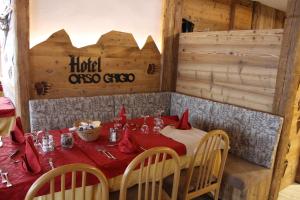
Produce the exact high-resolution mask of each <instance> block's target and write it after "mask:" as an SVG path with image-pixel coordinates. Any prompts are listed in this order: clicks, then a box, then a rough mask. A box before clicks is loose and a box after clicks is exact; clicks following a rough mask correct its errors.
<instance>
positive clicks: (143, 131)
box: [141, 115, 149, 134]
mask: <svg viewBox="0 0 300 200" xmlns="http://www.w3.org/2000/svg"><path fill="white" fill-rule="evenodd" d="M142 117H143V118H144V123H143V125H142V126H141V131H142V133H144V134H148V133H149V126H148V125H147V123H146V120H147V118H148V117H149V115H143V116H142Z"/></svg>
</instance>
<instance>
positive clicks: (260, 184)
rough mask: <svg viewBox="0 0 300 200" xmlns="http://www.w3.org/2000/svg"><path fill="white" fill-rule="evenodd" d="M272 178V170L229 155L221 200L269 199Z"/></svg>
mask: <svg viewBox="0 0 300 200" xmlns="http://www.w3.org/2000/svg"><path fill="white" fill-rule="evenodd" d="M271 178H272V169H268V168H264V167H261V166H259V165H256V164H253V163H251V162H248V161H246V160H244V159H241V158H239V157H237V156H234V155H232V154H229V155H228V157H227V161H226V164H225V169H224V173H223V178H222V184H221V190H220V198H221V199H223V200H227V199H228V200H229V199H261V200H264V199H267V198H268V193H269V188H270V184H271Z"/></svg>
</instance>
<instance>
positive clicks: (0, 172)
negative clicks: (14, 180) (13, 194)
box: [0, 169, 7, 184]
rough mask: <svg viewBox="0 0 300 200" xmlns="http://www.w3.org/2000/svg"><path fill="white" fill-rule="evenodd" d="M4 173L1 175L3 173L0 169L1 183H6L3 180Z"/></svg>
mask: <svg viewBox="0 0 300 200" xmlns="http://www.w3.org/2000/svg"><path fill="white" fill-rule="evenodd" d="M3 174H4V173H3V171H2V169H0V175H1V183H3V184H4V183H6V182H7V180H6V179H5V177H4V175H3Z"/></svg>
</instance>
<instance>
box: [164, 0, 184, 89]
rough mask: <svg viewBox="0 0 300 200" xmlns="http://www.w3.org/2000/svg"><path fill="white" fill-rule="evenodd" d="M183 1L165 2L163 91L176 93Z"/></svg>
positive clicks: (168, 0)
mask: <svg viewBox="0 0 300 200" xmlns="http://www.w3.org/2000/svg"><path fill="white" fill-rule="evenodd" d="M182 4H183V0H163V14H162V77H161V78H162V79H161V80H162V81H161V90H162V91H175V90H176V78H177V62H178V46H179V34H180V33H181V24H182Z"/></svg>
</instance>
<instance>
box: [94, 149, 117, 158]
mask: <svg viewBox="0 0 300 200" xmlns="http://www.w3.org/2000/svg"><path fill="white" fill-rule="evenodd" d="M97 151H99V152H101V153H103V154H104V155H105V156H106V157H107V158H109V159H113V157H111V156H110V155H109V154H108V153H107V152H106V151H105V150H104V149H102V148H98V149H97Z"/></svg>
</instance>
